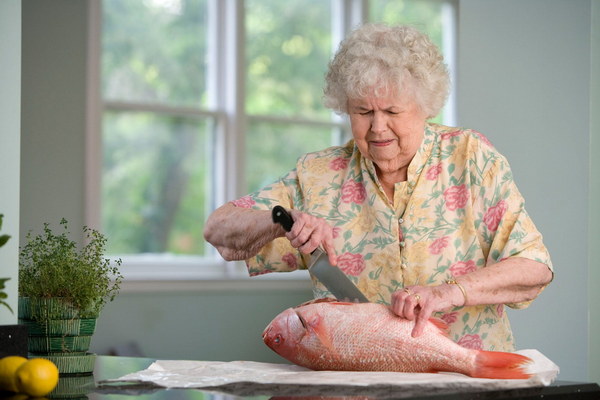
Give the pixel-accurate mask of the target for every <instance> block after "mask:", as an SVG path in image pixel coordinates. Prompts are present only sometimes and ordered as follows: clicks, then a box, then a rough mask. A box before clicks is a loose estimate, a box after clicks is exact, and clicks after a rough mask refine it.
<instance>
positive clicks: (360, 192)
mask: <svg viewBox="0 0 600 400" xmlns="http://www.w3.org/2000/svg"><path fill="white" fill-rule="evenodd" d="M366 198H367V191H366V190H365V185H363V184H362V183H360V182H356V181H354V180H352V179H351V180H349V181H347V182H345V183H344V185H343V186H342V201H343V202H344V203H356V204H362V203H363V202H364V201H365V199H366Z"/></svg>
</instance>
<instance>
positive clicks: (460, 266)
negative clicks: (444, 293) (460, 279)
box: [450, 260, 477, 276]
mask: <svg viewBox="0 0 600 400" xmlns="http://www.w3.org/2000/svg"><path fill="white" fill-rule="evenodd" d="M476 269H477V268H476V267H475V262H474V261H473V260H469V261H466V262H465V261H458V262H456V263H454V264H452V266H451V267H450V272H452V275H453V276H461V275H466V274H468V273H470V272H473V271H475V270H476Z"/></svg>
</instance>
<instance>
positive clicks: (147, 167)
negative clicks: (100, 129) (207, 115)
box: [102, 112, 213, 254]
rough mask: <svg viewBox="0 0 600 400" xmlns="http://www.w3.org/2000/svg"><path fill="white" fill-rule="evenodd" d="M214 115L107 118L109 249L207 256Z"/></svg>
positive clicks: (104, 219)
mask: <svg viewBox="0 0 600 400" xmlns="http://www.w3.org/2000/svg"><path fill="white" fill-rule="evenodd" d="M212 126H213V124H212V123H211V121H209V120H205V119H194V118H182V117H164V116H156V115H152V114H146V113H127V112H107V113H105V117H104V134H103V152H104V153H103V157H104V158H103V175H102V228H103V230H104V231H105V233H106V234H107V236H108V237H110V238H111V240H110V242H109V243H108V245H109V247H110V248H109V249H108V252H109V253H111V254H138V253H164V252H169V253H175V254H204V250H205V248H204V247H205V242H204V239H203V237H202V230H203V223H204V221H205V220H206V217H207V213H206V210H207V202H209V201H210V200H209V198H208V196H210V193H211V190H210V185H211V184H212V182H211V179H210V177H211V176H212V171H211V168H212V167H211V166H212V160H211V156H210V155H211V153H212V152H211V150H212V148H213V134H212Z"/></svg>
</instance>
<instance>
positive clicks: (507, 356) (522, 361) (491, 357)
mask: <svg viewBox="0 0 600 400" xmlns="http://www.w3.org/2000/svg"><path fill="white" fill-rule="evenodd" d="M530 362H532V360H531V359H530V358H529V357H525V356H522V355H520V354H515V353H505V352H501V351H484V350H480V351H478V353H477V356H476V357H475V367H474V368H473V370H472V373H471V374H469V375H470V376H472V377H473V378H489V379H527V378H530V377H531V374H529V373H527V372H526V364H529V363H530Z"/></svg>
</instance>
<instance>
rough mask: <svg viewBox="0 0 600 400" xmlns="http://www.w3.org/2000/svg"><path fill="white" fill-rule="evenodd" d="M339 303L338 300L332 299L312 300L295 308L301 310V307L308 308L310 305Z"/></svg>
mask: <svg viewBox="0 0 600 400" xmlns="http://www.w3.org/2000/svg"><path fill="white" fill-rule="evenodd" d="M337 302H338V301H337V300H336V299H332V298H331V297H322V298H320V299H312V300H308V301H305V302H304V303H301V304H298V305H297V306H296V307H294V308H300V307H304V306H307V305H309V304H317V303H337Z"/></svg>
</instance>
